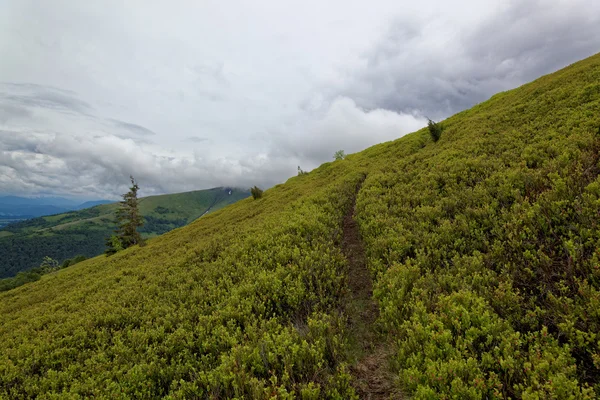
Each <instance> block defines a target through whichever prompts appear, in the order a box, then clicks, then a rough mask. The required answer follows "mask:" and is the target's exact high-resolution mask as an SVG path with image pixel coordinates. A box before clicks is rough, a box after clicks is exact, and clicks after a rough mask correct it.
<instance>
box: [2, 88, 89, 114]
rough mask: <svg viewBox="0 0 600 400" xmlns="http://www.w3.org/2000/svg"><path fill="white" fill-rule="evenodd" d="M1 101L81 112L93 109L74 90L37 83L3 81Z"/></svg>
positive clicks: (18, 105)
mask: <svg viewBox="0 0 600 400" xmlns="http://www.w3.org/2000/svg"><path fill="white" fill-rule="evenodd" d="M0 102H1V103H4V105H5V106H6V105H8V106H9V107H10V106H12V107H21V108H22V107H40V108H46V109H51V110H57V111H65V112H72V113H80V114H86V113H89V112H90V111H91V110H92V107H91V106H90V105H89V104H88V103H86V102H84V101H82V100H80V99H78V98H77V97H76V96H75V94H74V93H73V92H69V91H66V90H61V89H56V88H53V87H51V86H43V85H35V84H18V83H3V84H2V85H0Z"/></svg>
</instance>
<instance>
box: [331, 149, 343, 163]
mask: <svg viewBox="0 0 600 400" xmlns="http://www.w3.org/2000/svg"><path fill="white" fill-rule="evenodd" d="M344 158H346V153H344V150H338V151H336V152H335V153H334V154H333V159H334V160H336V161H338V160H343V159H344Z"/></svg>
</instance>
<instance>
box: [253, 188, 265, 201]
mask: <svg viewBox="0 0 600 400" xmlns="http://www.w3.org/2000/svg"><path fill="white" fill-rule="evenodd" d="M250 193H252V198H253V199H254V200H257V199H260V198H261V197H262V195H263V191H262V189H261V188H259V187H258V186H254V187H253V188H250Z"/></svg>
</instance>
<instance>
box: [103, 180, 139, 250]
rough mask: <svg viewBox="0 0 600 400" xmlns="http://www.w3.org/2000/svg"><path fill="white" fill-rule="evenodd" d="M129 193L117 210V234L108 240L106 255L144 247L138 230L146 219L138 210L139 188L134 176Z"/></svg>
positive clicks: (125, 195) (124, 196)
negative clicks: (133, 247) (135, 247)
mask: <svg viewBox="0 0 600 400" xmlns="http://www.w3.org/2000/svg"><path fill="white" fill-rule="evenodd" d="M129 178H130V179H131V187H130V188H129V192H127V193H125V194H124V195H123V196H122V197H123V200H122V201H121V202H120V205H119V209H118V210H117V225H118V226H117V229H116V230H115V234H114V235H112V236H111V237H109V238H107V239H106V246H107V249H106V252H105V253H106V255H111V254H114V253H116V252H118V251H120V250H123V249H126V248H128V247H131V246H133V245H136V244H139V245H140V246H143V245H144V240H143V239H142V236H141V235H140V233H139V232H138V228H139V227H141V226H143V225H144V218H143V217H142V215H141V214H140V211H139V208H138V198H137V192H138V190H139V188H140V187H139V186H138V184H137V183H136V181H135V179H134V178H133V176H130V177H129Z"/></svg>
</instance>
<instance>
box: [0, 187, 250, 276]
mask: <svg viewBox="0 0 600 400" xmlns="http://www.w3.org/2000/svg"><path fill="white" fill-rule="evenodd" d="M248 196H250V192H248V191H246V190H239V189H231V188H214V189H207V190H197V191H193V192H186V193H176V194H166V195H160V196H150V197H144V198H141V199H140V203H139V204H140V211H141V213H142V215H143V216H144V219H145V224H144V226H143V227H142V228H141V229H140V231H141V232H142V234H143V235H144V236H145V237H153V236H158V235H160V234H163V233H165V232H168V231H170V230H172V229H174V228H178V227H181V226H184V225H186V224H188V223H190V222H192V221H193V220H195V219H197V218H198V217H201V216H202V215H204V214H206V213H209V212H212V211H215V210H218V209H220V208H222V207H225V206H226V205H228V204H232V203H235V202H236V201H238V200H240V199H243V198H246V197H248ZM7 197H9V198H8V200H5V201H6V202H14V203H16V202H17V201H19V200H15V197H13V196H7ZM7 197H3V198H0V199H7ZM17 199H19V198H17ZM28 200H39V199H26V200H25V201H24V202H27V201H28ZM1 201H2V200H0V204H2V203H1ZM97 203H100V204H99V205H96V204H97ZM86 204H91V205H94V207H91V208H83V209H81V210H72V211H68V210H65V209H61V208H60V207H57V206H40V205H35V204H31V202H30V204H28V205H15V204H13V205H4V206H2V205H0V212H1V210H2V207H5V209H9V208H10V207H13V208H12V210H14V212H15V214H10V215H9V214H8V213H7V214H6V215H4V216H3V215H2V214H0V223H1V222H2V221H3V220H5V221H9V222H11V223H10V225H7V226H5V227H4V228H0V278H5V277H9V276H13V275H15V274H16V273H17V272H19V271H23V270H27V269H30V268H32V267H36V266H38V265H39V264H40V262H41V261H42V259H43V258H44V256H49V257H52V258H54V259H56V260H58V261H61V262H62V261H63V260H66V259H68V258H72V257H74V256H76V255H80V254H82V255H85V256H87V257H92V256H96V255H98V254H102V253H103V252H104V249H105V243H104V241H105V238H106V237H108V236H109V235H110V234H111V233H112V232H113V230H114V229H115V222H114V220H115V211H116V210H117V209H118V207H119V205H118V203H115V202H111V201H109V200H99V201H93V202H87V203H83V204H81V205H79V206H81V207H84V206H85V205H86ZM79 206H77V205H75V206H71V207H79ZM26 210H31V211H30V212H31V213H32V214H31V215H29V216H26V215H25V214H21V216H22V217H25V218H32V217H37V218H32V219H28V220H22V221H19V217H18V216H15V215H18V214H17V211H18V212H23V213H25V212H26ZM34 212H35V213H36V214H33V213H34ZM40 213H42V214H40ZM50 214H53V215H50ZM40 215H45V216H42V217H40ZM3 218H4V219H3ZM11 218H12V220H11Z"/></svg>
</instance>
